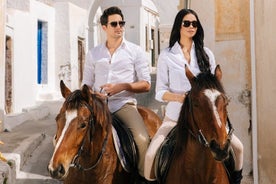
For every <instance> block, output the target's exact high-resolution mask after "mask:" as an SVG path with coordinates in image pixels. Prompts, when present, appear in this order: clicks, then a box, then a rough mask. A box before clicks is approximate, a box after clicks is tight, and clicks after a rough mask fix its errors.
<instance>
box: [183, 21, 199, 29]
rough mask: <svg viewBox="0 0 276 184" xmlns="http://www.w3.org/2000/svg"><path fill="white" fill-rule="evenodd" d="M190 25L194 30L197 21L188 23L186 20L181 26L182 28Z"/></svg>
mask: <svg viewBox="0 0 276 184" xmlns="http://www.w3.org/2000/svg"><path fill="white" fill-rule="evenodd" d="M191 24H192V26H193V27H194V28H197V26H198V23H197V21H195V20H194V21H188V20H184V21H183V22H182V25H183V27H190V25H191Z"/></svg>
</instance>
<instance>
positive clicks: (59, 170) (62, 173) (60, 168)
mask: <svg viewBox="0 0 276 184" xmlns="http://www.w3.org/2000/svg"><path fill="white" fill-rule="evenodd" d="M58 173H59V174H61V175H64V174H65V170H64V167H63V165H59V167H58Z"/></svg>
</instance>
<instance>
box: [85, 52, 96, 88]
mask: <svg viewBox="0 0 276 184" xmlns="http://www.w3.org/2000/svg"><path fill="white" fill-rule="evenodd" d="M94 68H95V65H94V63H93V57H92V51H89V52H88V53H87V55H86V61H85V66H84V71H83V79H82V85H84V84H86V85H88V86H89V87H91V88H92V87H93V85H94V80H95V77H94V76H95V74H94Z"/></svg>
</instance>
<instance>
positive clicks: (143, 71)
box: [135, 47, 151, 84]
mask: <svg viewBox="0 0 276 184" xmlns="http://www.w3.org/2000/svg"><path fill="white" fill-rule="evenodd" d="M136 49H137V53H136V61H135V70H136V75H137V79H138V81H147V82H148V83H149V84H150V83H151V77H150V68H149V62H148V60H147V58H146V54H145V52H143V50H142V49H141V48H140V47H137V48H136Z"/></svg>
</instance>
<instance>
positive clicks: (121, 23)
mask: <svg viewBox="0 0 276 184" xmlns="http://www.w3.org/2000/svg"><path fill="white" fill-rule="evenodd" d="M109 24H110V25H111V27H117V26H118V24H119V26H120V27H124V25H125V24H126V22H125V21H118V22H116V21H114V22H110V23H109Z"/></svg>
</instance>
